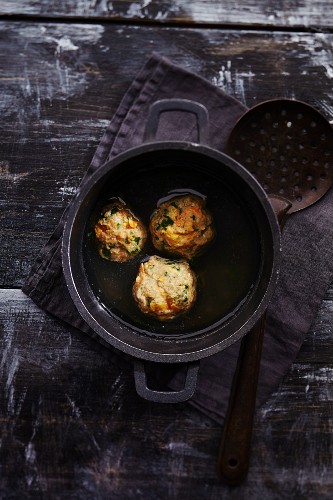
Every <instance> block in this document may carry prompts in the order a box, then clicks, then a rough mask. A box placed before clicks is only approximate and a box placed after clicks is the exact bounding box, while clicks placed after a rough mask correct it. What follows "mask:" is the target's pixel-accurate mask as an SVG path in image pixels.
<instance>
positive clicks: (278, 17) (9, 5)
mask: <svg viewBox="0 0 333 500" xmlns="http://www.w3.org/2000/svg"><path fill="white" fill-rule="evenodd" d="M330 7H331V5H330V2H327V1H324V0H312V1H301V0H296V1H292V0H283V1H280V2H279V3H278V4H277V3H276V2H273V1H271V0H266V1H264V2H257V1H255V0H240V1H238V2H237V1H235V0H229V1H224V2H221V1H220V0H200V1H196V2H188V1H186V0H173V1H169V0H162V1H160V0H140V1H128V0H117V1H113V2H111V1H106V0H95V1H91V0H80V1H77V0H65V1H62V2H56V1H51V2H50V1H49V0H41V1H39V2H35V1H33V0H26V1H24V2H22V1H19V0H7V1H6V0H3V1H2V2H1V5H0V15H3V16H13V15H20V16H34V17H38V16H40V17H43V16H46V17H48V18H50V17H51V18H58V17H65V18H71V19H72V18H74V19H75V18H83V19H84V18H89V19H92V18H96V19H108V20H117V21H119V20H120V21H121V20H127V21H132V22H133V21H134V22H140V23H142V22H153V23H161V24H162V23H182V24H184V23H185V24H193V23H203V24H205V23H207V24H222V25H225V26H228V25H242V26H259V25H261V26H265V27H266V28H273V27H274V28H281V27H283V28H288V27H293V28H295V27H298V28H302V29H318V28H319V27H321V28H323V27H324V28H328V27H330V28H332V26H333V19H332V16H330V15H328V11H329V9H330Z"/></svg>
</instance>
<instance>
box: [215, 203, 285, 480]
mask: <svg viewBox="0 0 333 500" xmlns="http://www.w3.org/2000/svg"><path fill="white" fill-rule="evenodd" d="M270 202H271V204H272V207H273V209H274V211H275V214H276V216H277V219H278V221H279V225H280V228H281V229H282V227H283V226H284V223H285V220H286V216H287V213H288V210H289V208H290V207H291V203H290V202H289V201H288V200H286V199H284V198H282V197H280V196H275V195H274V196H270ZM265 319H266V314H264V315H263V316H262V317H261V319H260V320H259V321H258V322H257V323H256V325H255V326H254V327H253V328H252V330H251V331H250V332H249V333H248V334H247V335H245V337H244V338H243V340H242V342H241V347H240V351H239V355H238V361H237V367H236V371H235V375H234V378H233V384H232V388H231V394H230V399H229V406H228V411H227V415H226V418H225V422H224V428H223V435H222V441H221V445H220V450H219V456H218V463H217V472H218V475H219V477H220V478H221V479H222V480H223V481H224V482H226V483H227V484H230V485H237V484H240V483H241V482H242V481H243V480H244V479H245V477H246V475H247V471H248V468H249V462H250V449H251V440H252V428H253V421H254V414H255V406H256V395H257V386H258V379H259V370H260V361H261V351H262V345H263V340H264V332H265Z"/></svg>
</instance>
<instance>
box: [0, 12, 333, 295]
mask: <svg viewBox="0 0 333 500" xmlns="http://www.w3.org/2000/svg"><path fill="white" fill-rule="evenodd" d="M0 32H1V35H2V36H1V40H0V47H1V51H0V74H1V84H2V92H1V95H0V109H1V113H2V115H1V116H2V120H1V125H0V127H1V142H2V156H1V161H0V178H1V188H2V189H1V193H0V203H1V206H2V212H1V225H0V237H1V241H2V244H3V248H2V259H1V262H0V276H1V283H0V284H1V285H2V286H9V287H12V286H21V284H22V282H23V280H24V277H25V276H26V274H27V272H28V269H29V268H30V265H31V263H32V261H33V260H34V258H35V257H36V256H37V254H38V252H39V249H40V248H41V247H42V245H43V244H44V243H45V242H46V240H47V238H48V236H49V235H50V234H51V232H52V231H53V229H54V227H55V225H56V223H57V220H58V219H59V218H60V215H61V213H62V211H63V209H64V208H65V207H66V205H67V204H68V202H69V201H70V199H71V197H72V196H73V194H74V192H75V190H76V188H77V186H78V185H79V182H80V180H81V178H82V176H83V174H84V172H85V170H86V168H87V166H88V165H89V162H90V160H91V158H92V156H93V154H94V152H95V150H96V147H97V145H98V143H99V141H100V139H101V137H102V135H103V132H104V130H105V128H106V126H107V123H108V120H109V118H111V116H112V115H113V113H114V112H115V111H116V108H117V106H118V104H119V102H120V100H121V98H122V96H123V94H124V93H125V91H126V89H127V88H128V86H129V85H130V83H131V81H132V79H133V78H134V76H135V75H136V73H137V72H138V71H139V69H140V68H141V66H142V65H143V64H144V62H145V61H146V59H147V58H148V56H149V55H150V54H151V53H152V51H159V52H160V53H161V54H163V55H165V56H167V57H170V58H171V59H172V60H173V61H174V62H175V63H178V64H180V65H183V66H184V67H188V68H190V69H192V70H193V71H195V72H197V73H199V74H200V75H202V76H203V77H205V78H207V79H208V80H210V81H211V82H214V83H215V84H216V85H218V86H219V87H220V88H222V89H223V90H225V91H226V92H227V93H228V94H230V95H232V96H234V97H236V98H238V99H239V100H241V101H242V102H243V103H244V104H246V105H248V106H252V105H254V104H256V103H257V102H260V101H262V100H265V99H269V98H273V97H295V98H299V99H303V100H305V101H307V102H310V103H311V104H313V105H315V106H316V107H318V108H319V109H320V110H321V111H323V112H324V113H325V114H326V116H327V117H328V118H329V119H330V120H332V119H333V105H332V97H333V94H332V85H331V84H332V71H333V66H332V61H331V52H332V51H331V46H332V43H333V35H331V34H322V35H320V36H318V35H316V34H305V33H303V34H297V35H296V34H293V33H270V34H263V33H260V32H246V31H244V32H242V33H241V35H240V34H239V32H237V31H233V30H231V31H219V30H217V29H201V30H196V29H193V30H192V29H179V28H169V27H164V28H155V27H145V28H142V27H134V26H110V25H103V24H100V25H81V24H71V25H67V24H49V25H47V26H45V25H44V24H39V23H32V24H30V23H17V24H16V23H15V24H13V23H9V22H2V23H0ZM115 46H117V50H114V49H113V47H115ZM227 71H228V74H227V73H226V72H227Z"/></svg>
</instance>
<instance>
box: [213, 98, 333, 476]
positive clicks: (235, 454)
mask: <svg viewBox="0 0 333 500" xmlns="http://www.w3.org/2000/svg"><path fill="white" fill-rule="evenodd" d="M225 152H226V153H227V154H228V155H230V156H231V157H233V158H235V159H236V160H238V161H239V163H241V164H243V165H244V166H245V167H246V168H247V169H248V170H249V171H250V172H251V173H252V174H253V175H254V176H255V177H256V178H257V180H258V181H259V182H260V183H261V185H262V186H263V188H264V189H265V191H266V192H267V194H268V196H269V199H270V201H271V203H272V205H273V207H274V209H275V212H276V215H277V217H278V220H279V224H280V228H281V229H282V228H283V226H284V223H285V221H286V217H287V216H289V215H290V214H291V213H293V212H296V211H298V210H301V209H303V208H306V207H309V206H310V205H312V204H313V203H315V202H316V201H318V200H319V199H320V198H321V197H322V196H323V195H324V194H325V193H326V192H327V191H328V189H329V188H330V187H331V186H332V184H333V129H332V128H331V126H330V124H329V122H328V121H327V119H326V118H325V117H324V116H323V115H322V114H321V113H320V112H319V111H317V110H316V109H315V108H314V107H312V106H310V105H309V104H306V103H304V102H302V101H296V100H291V99H274V100H270V101H265V102H263V103H261V104H259V105H257V106H255V107H253V108H251V109H250V110H249V111H248V112H246V113H245V114H244V115H243V116H242V117H241V118H240V120H239V121H238V122H237V124H236V126H235V127H234V129H233V130H232V132H231V135H230V138H229V140H228V144H227V146H226V151H225ZM264 327H265V316H264V317H262V318H261V320H259V322H258V323H257V325H256V326H255V327H254V328H253V329H252V330H251V331H250V332H249V333H248V334H247V335H246V336H245V337H244V338H243V340H242V344H241V348H240V353H239V359H238V364H237V368H236V372H235V375H234V380H233V386H232V390H231V396H230V400H229V406H228V412H227V415H226V419H225V424H224V430H223V436H222V442H221V446H220V453H219V458H218V466H217V467H218V474H219V476H220V477H221V479H223V480H224V481H225V482H226V483H228V484H231V485H237V484H240V483H241V482H242V481H243V480H244V479H245V477H246V475H247V472H248V467H249V457H250V445H251V438H252V427H253V420H254V413H255V401H256V392H257V385H258V378H259V368H260V359H261V351H262V343H263V336H264Z"/></svg>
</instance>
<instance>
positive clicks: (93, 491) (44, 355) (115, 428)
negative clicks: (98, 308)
mask: <svg viewBox="0 0 333 500" xmlns="http://www.w3.org/2000/svg"><path fill="white" fill-rule="evenodd" d="M330 7H331V6H330V3H329V2H324V1H319V0H313V1H311V2H310V1H308V0H306V1H302V2H301V1H295V2H294V1H293V2H292V1H291V0H288V1H287V0H286V1H282V2H280V3H279V5H278V6H277V5H276V3H275V4H273V2H271V1H265V2H255V1H254V0H248V1H245V0H242V1H240V2H238V3H237V2H234V1H227V2H220V1H217V0H216V1H213V0H207V1H203V0H202V1H195V2H190V3H189V2H185V0H175V1H167V0H163V1H162V2H157V1H156V0H152V1H146V0H142V1H140V2H130V1H125V0H124V1H112V2H111V1H108V0H102V1H91V0H79V1H75V2H74V0H66V1H62V2H55V1H51V2H50V1H46V0H41V1H40V2H35V1H32V0H26V1H23V2H19V1H15V0H12V1H0V16H2V21H1V22H0V85H1V92H0V109H1V122H0V130H1V136H0V138H1V139H0V140H1V157H0V186H1V187H0V206H1V211H0V241H1V258H0V279H1V281H0V423H1V426H0V499H1V500H2V499H4V500H5V499H6V500H7V499H14V500H16V499H22V498H25V499H30V498H31V499H32V498H33V499H36V498H37V499H39V498H41V499H44V498H45V499H57V500H58V499H59V500H60V499H64V498H66V499H70V500H83V499H84V500H90V499H91V500H95V499H101V500H104V499H105V500H106V499H107V500H109V499H112V500H114V499H115V500H117V499H119V500H124V499H125V500H127V499H135V500H137V499H141V498H142V499H145V500H156V499H159V500H160V499H161V500H164V499H165V500H170V499H172V500H173V499H175V500H176V499H178V498H185V499H189V498H191V500H192V499H194V500H196V499H198V500H199V499H200V500H201V499H210V500H215V499H216V500H217V499H218V500H220V499H222V500H224V499H226V500H227V499H228V500H229V499H231V500H239V499H241V500H242V499H244V500H245V499H246V500H247V499H254V500H255V499H277V500H279V499H286V500H290V499H304V500H305V499H306V500H309V499H310V500H312V499H313V500H315V499H316V500H317V499H318V500H326V499H327V500H328V499H331V496H332V491H333V471H332V438H331V436H332V431H333V429H332V411H333V408H332V401H333V392H332V382H331V381H332V377H333V362H332V359H333V358H332V352H333V336H332V330H333V319H332V318H333V284H332V286H331V287H330V289H329V290H328V291H327V294H326V296H325V299H324V301H323V303H322V305H321V308H320V311H319V312H318V315H317V317H316V319H315V321H314V323H313V325H312V328H311V330H310V331H309V332H308V334H307V336H306V338H305V341H304V344H303V347H302V349H301V351H300V353H299V355H298V357H297V359H296V360H295V363H294V364H293V365H292V367H291V369H290V371H289V373H288V375H287V376H286V377H285V379H284V380H282V381H281V385H280V387H279V388H278V389H277V390H276V391H275V392H274V393H273V394H272V395H271V397H270V398H269V400H268V401H267V402H266V403H265V404H264V405H263V407H262V408H261V409H260V411H259V412H258V413H257V418H256V421H255V428H254V439H253V449H252V456H251V466H250V471H249V475H248V478H247V480H246V482H245V483H244V484H243V485H242V486H241V487H239V488H236V489H231V488H229V487H226V486H224V485H223V484H221V483H220V482H219V481H218V479H217V477H216V473H215V464H216V459H217V453H218V447H219V440H220V437H221V428H220V426H219V425H218V424H216V423H215V422H213V421H212V420H210V419H209V418H207V417H205V416H204V415H202V414H200V413H199V412H197V410H196V409H194V408H192V407H191V406H190V405H188V404H182V405H180V404H179V405H161V404H156V403H148V402H146V401H143V400H141V399H140V398H139V397H138V396H137V394H136V392H135V388H134V382H133V373H132V367H131V366H130V365H125V364H124V363H121V364H120V362H115V359H114V357H113V356H112V355H111V353H110V352H109V351H108V350H107V349H106V348H104V347H103V346H101V345H100V344H98V343H96V342H95V341H93V340H92V339H90V338H89V337H88V336H86V335H84V334H82V333H81V332H78V331H76V330H73V329H70V328H68V326H64V325H62V324H60V323H58V322H57V321H55V320H54V319H53V318H51V317H49V316H47V315H46V314H45V313H43V312H42V311H41V310H39V309H38V308H37V307H36V306H35V305H34V304H33V303H32V302H31V300H30V299H28V298H27V297H25V296H24V295H23V293H22V292H21V291H20V290H19V289H18V288H19V287H21V285H22V283H23V281H24V278H25V276H26V275H27V273H28V271H29V269H30V266H31V264H32V262H33V260H34V259H35V257H36V256H37V254H38V252H39V249H40V248H41V247H42V246H43V245H44V243H45V242H46V241H47V238H48V236H49V235H50V234H51V233H52V231H53V229H54V227H55V226H56V224H57V221H58V220H59V217H60V215H61V213H62V211H63V210H64V208H65V207H66V206H67V204H68V203H69V201H70V199H71V197H72V196H73V194H74V193H75V191H76V189H77V187H78V185H79V183H80V180H81V178H82V176H83V174H84V172H85V170H86V168H87V166H88V165H89V162H90V161H91V158H92V156H93V154H94V152H95V150H96V147H97V145H98V143H99V141H100V139H101V137H102V135H103V132H104V130H105V128H106V126H107V124H108V121H109V119H110V118H111V116H112V115H113V114H114V112H115V111H116V109H117V106H118V104H119V102H120V100H121V98H122V96H123V95H124V93H125V91H126V89H127V88H128V86H129V85H130V83H131V81H132V79H133V78H134V76H135V75H136V73H137V71H138V70H139V69H140V68H141V66H142V65H143V64H144V62H145V61H146V59H147V57H148V56H149V55H150V54H151V52H152V51H158V52H160V53H161V54H163V55H165V56H167V57H170V58H171V59H172V60H173V61H174V62H175V63H178V64H181V65H183V66H185V67H188V68H190V69H192V70H193V71H195V72H197V73H199V74H200V75H202V76H203V77H205V78H207V79H208V80H210V81H211V82H213V83H215V84H216V85H218V86H219V87H220V88H221V89H223V90H225V91H226V92H227V93H228V94H230V95H232V96H234V97H236V98H237V99H240V100H241V101H242V102H243V103H244V104H246V105H247V106H252V105H254V104H256V103H257V102H260V101H262V100H265V99H269V98H272V97H295V98H299V99H303V100H305V101H307V102H309V103H310V104H313V105H315V106H316V107H317V108H318V109H320V110H321V111H322V112H324V114H325V115H326V116H327V117H328V119H329V120H330V121H331V122H333V104H332V103H333V93H332V78H333V64H332V46H333V35H332V33H329V32H327V31H330V30H331V28H332V24H333V19H332V16H330V15H329V12H330ZM20 18H21V21H19V20H20ZM52 19H54V21H52V22H50V20H52ZM89 19H90V20H91V22H90V21H89ZM57 21H59V22H57ZM64 21H65V22H64ZM69 21H71V22H69ZM78 21H80V22H78ZM112 21H116V22H114V23H113V22H112ZM173 23H177V24H178V26H177V24H175V25H173ZM198 23H199V25H198ZM206 24H207V26H206ZM215 24H216V29H215V28H214V25H215ZM196 25H198V27H197V28H196V27H195V26H196ZM221 26H222V27H223V29H221ZM228 26H229V28H230V29H226V27H228ZM237 26H241V27H243V28H244V27H246V26H248V29H247V30H246V29H237ZM275 28H279V29H280V28H281V30H280V31H279V30H278V29H277V30H275ZM289 28H290V32H288V31H286V30H288V29H289ZM297 30H298V32H297ZM320 30H321V32H318V33H317V32H316V31H320Z"/></svg>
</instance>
